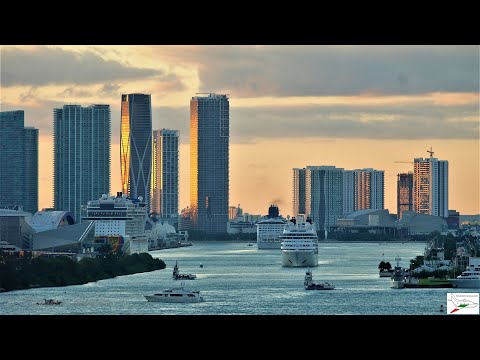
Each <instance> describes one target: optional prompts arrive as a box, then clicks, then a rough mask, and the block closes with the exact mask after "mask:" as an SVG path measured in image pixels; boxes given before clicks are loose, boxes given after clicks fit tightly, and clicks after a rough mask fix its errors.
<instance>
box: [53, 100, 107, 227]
mask: <svg viewBox="0 0 480 360" xmlns="http://www.w3.org/2000/svg"><path fill="white" fill-rule="evenodd" d="M53 161H54V164H53V202H54V208H55V210H58V211H69V212H71V213H72V214H73V217H74V219H75V222H76V223H80V221H81V207H82V205H83V204H86V203H87V201H88V200H90V199H95V198H98V197H100V196H101V195H102V194H105V193H107V194H108V193H109V191H110V106H109V105H91V106H88V107H82V106H80V105H64V106H63V107H62V108H58V109H54V110H53Z"/></svg>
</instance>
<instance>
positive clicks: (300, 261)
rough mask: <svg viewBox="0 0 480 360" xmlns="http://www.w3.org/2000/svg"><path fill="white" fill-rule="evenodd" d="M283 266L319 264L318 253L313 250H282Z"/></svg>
mask: <svg viewBox="0 0 480 360" xmlns="http://www.w3.org/2000/svg"><path fill="white" fill-rule="evenodd" d="M282 266H283V267H308V266H318V253H314V252H313V251H282Z"/></svg>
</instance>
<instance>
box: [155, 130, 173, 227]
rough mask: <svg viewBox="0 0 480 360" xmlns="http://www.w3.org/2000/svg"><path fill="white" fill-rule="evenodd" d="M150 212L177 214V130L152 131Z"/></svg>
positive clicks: (162, 214) (166, 216) (167, 216)
mask: <svg viewBox="0 0 480 360" xmlns="http://www.w3.org/2000/svg"><path fill="white" fill-rule="evenodd" d="M150 210H151V211H152V212H155V213H157V215H158V216H159V217H162V218H170V217H177V216H178V130H169V129H162V130H155V131H153V161H152V201H151V208H150Z"/></svg>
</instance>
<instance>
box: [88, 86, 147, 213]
mask: <svg viewBox="0 0 480 360" xmlns="http://www.w3.org/2000/svg"><path fill="white" fill-rule="evenodd" d="M120 171H121V178H122V192H123V193H124V194H127V195H128V196H129V197H132V198H138V197H142V198H143V200H144V201H145V202H146V203H147V212H148V211H149V210H150V185H151V184H150V181H151V176H152V104H151V98H150V95H148V94H127V95H122V105H121V124H120ZM92 199H94V198H92Z"/></svg>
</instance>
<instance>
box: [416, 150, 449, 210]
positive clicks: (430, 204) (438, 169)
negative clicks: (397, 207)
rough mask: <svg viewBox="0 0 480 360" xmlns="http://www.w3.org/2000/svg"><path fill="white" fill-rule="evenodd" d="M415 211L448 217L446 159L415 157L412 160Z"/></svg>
mask: <svg viewBox="0 0 480 360" xmlns="http://www.w3.org/2000/svg"><path fill="white" fill-rule="evenodd" d="M413 188H414V196H413V204H414V209H415V212H417V213H420V214H428V215H434V216H441V217H444V218H447V217H448V161H447V160H438V159H437V158H434V157H430V158H425V159H423V158H415V159H414V161H413Z"/></svg>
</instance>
